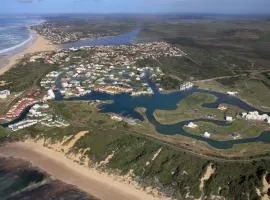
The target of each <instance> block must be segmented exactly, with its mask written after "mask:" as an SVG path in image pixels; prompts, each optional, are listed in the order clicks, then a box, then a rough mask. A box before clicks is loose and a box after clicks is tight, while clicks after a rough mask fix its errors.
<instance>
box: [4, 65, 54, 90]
mask: <svg viewBox="0 0 270 200" xmlns="http://www.w3.org/2000/svg"><path fill="white" fill-rule="evenodd" d="M55 69H56V66H55V65H50V64H45V63H43V62H42V61H40V62H35V63H24V61H23V60H22V61H21V62H20V63H19V64H17V65H15V66H14V67H13V68H11V69H10V70H9V71H8V72H6V73H5V74H3V75H2V76H0V78H1V80H4V81H6V82H7V83H8V85H6V86H4V87H0V89H6V88H9V89H10V90H11V91H12V92H21V91H24V90H27V89H30V88H32V87H37V86H39V82H40V80H41V78H42V77H43V76H45V75H46V74H47V73H49V72H50V71H53V70H55Z"/></svg>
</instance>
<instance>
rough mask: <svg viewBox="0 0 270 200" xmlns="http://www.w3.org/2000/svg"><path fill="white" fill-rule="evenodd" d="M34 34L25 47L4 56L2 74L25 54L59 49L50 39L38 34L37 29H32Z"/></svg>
mask: <svg viewBox="0 0 270 200" xmlns="http://www.w3.org/2000/svg"><path fill="white" fill-rule="evenodd" d="M32 34H33V38H34V39H33V40H32V41H31V42H29V43H28V44H27V45H26V46H25V47H23V48H22V49H21V51H19V52H18V53H15V54H14V55H12V56H2V58H1V62H4V64H3V63H0V67H1V68H0V75H2V74H3V73H5V72H6V71H8V70H9V69H10V68H11V67H12V66H13V65H14V64H16V62H17V61H18V59H20V58H22V57H23V56H24V55H25V54H28V53H35V52H42V51H52V50H55V49H57V46H55V45H52V44H50V42H49V41H48V40H46V39H45V38H43V37H42V36H40V35H38V34H37V33H36V32H35V31H32ZM17 51H18V50H17Z"/></svg>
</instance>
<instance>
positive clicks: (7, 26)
mask: <svg viewBox="0 0 270 200" xmlns="http://www.w3.org/2000/svg"><path fill="white" fill-rule="evenodd" d="M37 23H40V20H38V19H19V18H13V19H7V18H4V19H1V18H0V55H7V54H9V53H10V52H11V51H14V50H16V49H18V48H20V47H22V46H24V45H25V44H27V43H28V42H30V41H31V39H32V35H31V33H30V31H29V30H28V28H27V27H28V26H29V25H33V24H37Z"/></svg>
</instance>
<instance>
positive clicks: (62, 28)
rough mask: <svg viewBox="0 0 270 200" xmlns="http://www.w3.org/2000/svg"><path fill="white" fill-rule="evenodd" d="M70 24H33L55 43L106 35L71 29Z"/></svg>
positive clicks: (35, 28) (40, 32)
mask: <svg viewBox="0 0 270 200" xmlns="http://www.w3.org/2000/svg"><path fill="white" fill-rule="evenodd" d="M69 28H70V27H69V26H66V25H60V24H54V23H48V22H45V23H42V24H39V25H36V26H32V29H34V30H36V31H37V32H38V33H39V34H40V35H42V36H44V37H45V38H46V39H48V40H50V41H51V42H52V43H54V44H63V43H68V42H74V41H77V40H80V39H82V38H91V39H94V38H99V37H104V36H106V34H105V33H104V32H100V33H92V32H85V31H83V32H82V31H69Z"/></svg>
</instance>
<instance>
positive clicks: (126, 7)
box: [0, 0, 270, 14]
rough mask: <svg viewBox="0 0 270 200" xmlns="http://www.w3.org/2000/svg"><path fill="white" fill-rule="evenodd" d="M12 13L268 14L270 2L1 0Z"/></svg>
mask: <svg viewBox="0 0 270 200" xmlns="http://www.w3.org/2000/svg"><path fill="white" fill-rule="evenodd" d="M12 13H35V14H39V13H216V14H270V0H1V5H0V14H12Z"/></svg>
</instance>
